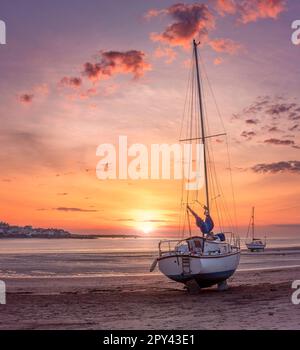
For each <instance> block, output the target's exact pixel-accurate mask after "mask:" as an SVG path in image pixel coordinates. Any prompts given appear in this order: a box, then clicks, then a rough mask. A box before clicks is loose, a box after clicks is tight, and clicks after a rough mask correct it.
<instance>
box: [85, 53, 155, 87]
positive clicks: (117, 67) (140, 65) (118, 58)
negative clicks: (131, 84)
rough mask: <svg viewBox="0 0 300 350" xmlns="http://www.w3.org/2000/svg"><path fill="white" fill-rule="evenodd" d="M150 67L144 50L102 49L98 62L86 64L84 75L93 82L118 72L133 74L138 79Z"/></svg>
mask: <svg viewBox="0 0 300 350" xmlns="http://www.w3.org/2000/svg"><path fill="white" fill-rule="evenodd" d="M150 69H151V65H150V64H149V63H147V62H146V59H145V53H144V52H142V51H137V50H130V51H125V52H120V51H102V52H101V53H100V57H99V61H98V62H96V63H91V62H86V63H85V64H84V69H83V75H84V76H87V77H88V78H89V79H90V80H91V81H93V82H96V81H99V80H101V79H105V78H109V77H111V76H113V75H116V74H132V75H133V77H134V78H135V79H137V78H140V77H142V76H143V75H144V73H145V72H146V71H148V70H150Z"/></svg>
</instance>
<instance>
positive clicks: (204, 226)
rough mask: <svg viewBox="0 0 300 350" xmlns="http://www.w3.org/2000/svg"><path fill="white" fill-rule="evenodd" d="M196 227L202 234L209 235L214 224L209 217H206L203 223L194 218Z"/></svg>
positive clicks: (198, 218)
mask: <svg viewBox="0 0 300 350" xmlns="http://www.w3.org/2000/svg"><path fill="white" fill-rule="evenodd" d="M196 225H197V226H198V227H199V228H200V230H201V232H202V233H203V234H208V233H210V232H211V231H212V230H213V228H214V222H213V219H212V218H211V216H210V215H207V216H206V218H205V221H203V220H202V219H201V218H200V217H199V216H197V217H196Z"/></svg>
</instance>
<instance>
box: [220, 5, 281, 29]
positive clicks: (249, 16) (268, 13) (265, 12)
mask: <svg viewBox="0 0 300 350" xmlns="http://www.w3.org/2000/svg"><path fill="white" fill-rule="evenodd" d="M216 9H217V11H218V12H219V14H220V15H222V16H224V15H226V14H235V13H238V16H239V22H241V23H244V24H246V23H249V22H255V21H257V20H259V19H266V18H273V19H276V18H278V16H279V15H280V14H281V13H282V12H283V11H285V9H286V0H242V1H237V0H217V2H216Z"/></svg>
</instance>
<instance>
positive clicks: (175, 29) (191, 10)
mask: <svg viewBox="0 0 300 350" xmlns="http://www.w3.org/2000/svg"><path fill="white" fill-rule="evenodd" d="M159 15H168V16H169V17H171V19H172V20H173V22H172V23H171V24H170V25H168V26H167V27H166V28H165V30H164V31H163V32H162V33H151V35H150V38H151V40H153V41H155V42H161V43H164V44H168V45H170V46H180V47H183V48H188V47H189V46H190V43H191V41H192V39H194V38H199V39H200V40H201V41H205V40H206V38H207V36H208V32H209V31H210V30H212V29H214V27H215V18H214V16H213V15H212V13H211V12H210V11H209V9H208V7H207V6H206V5H204V4H175V5H172V6H170V7H168V8H166V9H162V10H150V11H149V12H148V14H147V15H146V17H147V18H152V17H155V16H159Z"/></svg>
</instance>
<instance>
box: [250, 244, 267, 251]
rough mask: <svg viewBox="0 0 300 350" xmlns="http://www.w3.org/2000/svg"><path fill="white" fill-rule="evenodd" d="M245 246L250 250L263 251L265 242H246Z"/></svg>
mask: <svg viewBox="0 0 300 350" xmlns="http://www.w3.org/2000/svg"><path fill="white" fill-rule="evenodd" d="M246 246H247V248H248V249H249V250H251V251H263V250H265V247H266V245H265V244H259V243H247V244H246Z"/></svg>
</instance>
